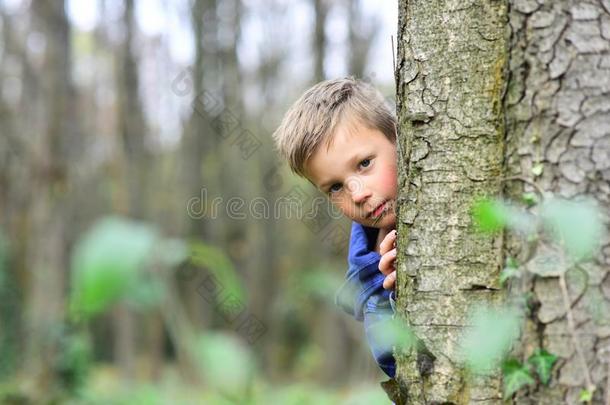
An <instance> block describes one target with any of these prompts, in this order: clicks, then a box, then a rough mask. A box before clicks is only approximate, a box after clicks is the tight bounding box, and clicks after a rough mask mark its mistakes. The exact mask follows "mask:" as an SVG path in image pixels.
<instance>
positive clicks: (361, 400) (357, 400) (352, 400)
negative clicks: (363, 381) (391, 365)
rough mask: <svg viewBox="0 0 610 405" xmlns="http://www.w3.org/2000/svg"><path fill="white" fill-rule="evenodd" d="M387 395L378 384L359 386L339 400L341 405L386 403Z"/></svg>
mask: <svg viewBox="0 0 610 405" xmlns="http://www.w3.org/2000/svg"><path fill="white" fill-rule="evenodd" d="M388 403H389V402H388V395H387V394H386V393H385V392H384V391H383V390H382V389H380V388H379V386H378V385H373V386H368V387H367V386H365V387H359V388H357V389H356V390H354V391H352V392H350V394H349V396H348V397H347V398H346V399H345V400H343V401H340V402H339V404H341V405H371V404H388Z"/></svg>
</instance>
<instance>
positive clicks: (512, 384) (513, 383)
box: [502, 359, 535, 400]
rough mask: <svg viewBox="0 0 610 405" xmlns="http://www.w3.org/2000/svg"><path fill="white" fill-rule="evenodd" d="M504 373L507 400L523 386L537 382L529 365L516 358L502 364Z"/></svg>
mask: <svg viewBox="0 0 610 405" xmlns="http://www.w3.org/2000/svg"><path fill="white" fill-rule="evenodd" d="M502 373H503V374H504V399H505V400H506V399H508V398H510V397H511V396H512V395H513V394H514V393H515V392H517V391H519V389H521V388H522V387H525V386H526V385H530V384H534V383H535V380H534V378H533V377H532V376H531V374H530V372H529V370H528V369H527V367H525V366H524V365H523V364H521V363H520V362H519V361H518V360H515V359H509V360H506V361H505V362H504V364H503V365H502Z"/></svg>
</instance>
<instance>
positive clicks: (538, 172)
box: [532, 163, 544, 177]
mask: <svg viewBox="0 0 610 405" xmlns="http://www.w3.org/2000/svg"><path fill="white" fill-rule="evenodd" d="M543 170H544V165H543V164H542V163H538V164H537V165H535V166H534V167H532V174H533V175H534V176H536V177H538V176H540V175H541V174H542V172H543Z"/></svg>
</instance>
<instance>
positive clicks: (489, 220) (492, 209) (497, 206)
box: [472, 198, 508, 233]
mask: <svg viewBox="0 0 610 405" xmlns="http://www.w3.org/2000/svg"><path fill="white" fill-rule="evenodd" d="M507 215H508V213H507V211H506V207H505V206H504V204H503V203H502V202H500V201H496V200H490V199H486V198H484V199H480V200H478V201H476V202H475V204H474V205H473V207H472V217H473V219H474V221H475V224H476V225H477V227H478V229H479V230H480V231H482V232H488V233H493V232H497V231H499V230H501V229H502V228H504V227H505V226H506V224H507V222H508V217H507Z"/></svg>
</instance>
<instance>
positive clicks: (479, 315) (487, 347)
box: [461, 307, 521, 374]
mask: <svg viewBox="0 0 610 405" xmlns="http://www.w3.org/2000/svg"><path fill="white" fill-rule="evenodd" d="M471 318H472V319H471V325H472V327H471V328H469V329H468V330H467V331H466V333H465V334H464V336H463V337H462V339H461V355H462V357H463V358H464V361H465V363H466V365H467V366H468V367H469V368H470V369H471V370H473V371H474V372H475V373H478V374H489V373H492V372H493V370H494V369H495V368H496V367H497V365H498V364H499V363H500V361H501V360H502V358H503V357H504V356H505V355H506V353H507V352H508V350H509V349H510V346H511V345H512V343H513V342H514V341H515V339H516V338H517V337H518V336H519V325H520V322H521V317H520V316H519V312H517V310H516V309H513V308H505V309H499V310H496V309H489V308H486V307H478V308H476V309H475V310H474V311H473V314H472V316H471Z"/></svg>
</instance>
